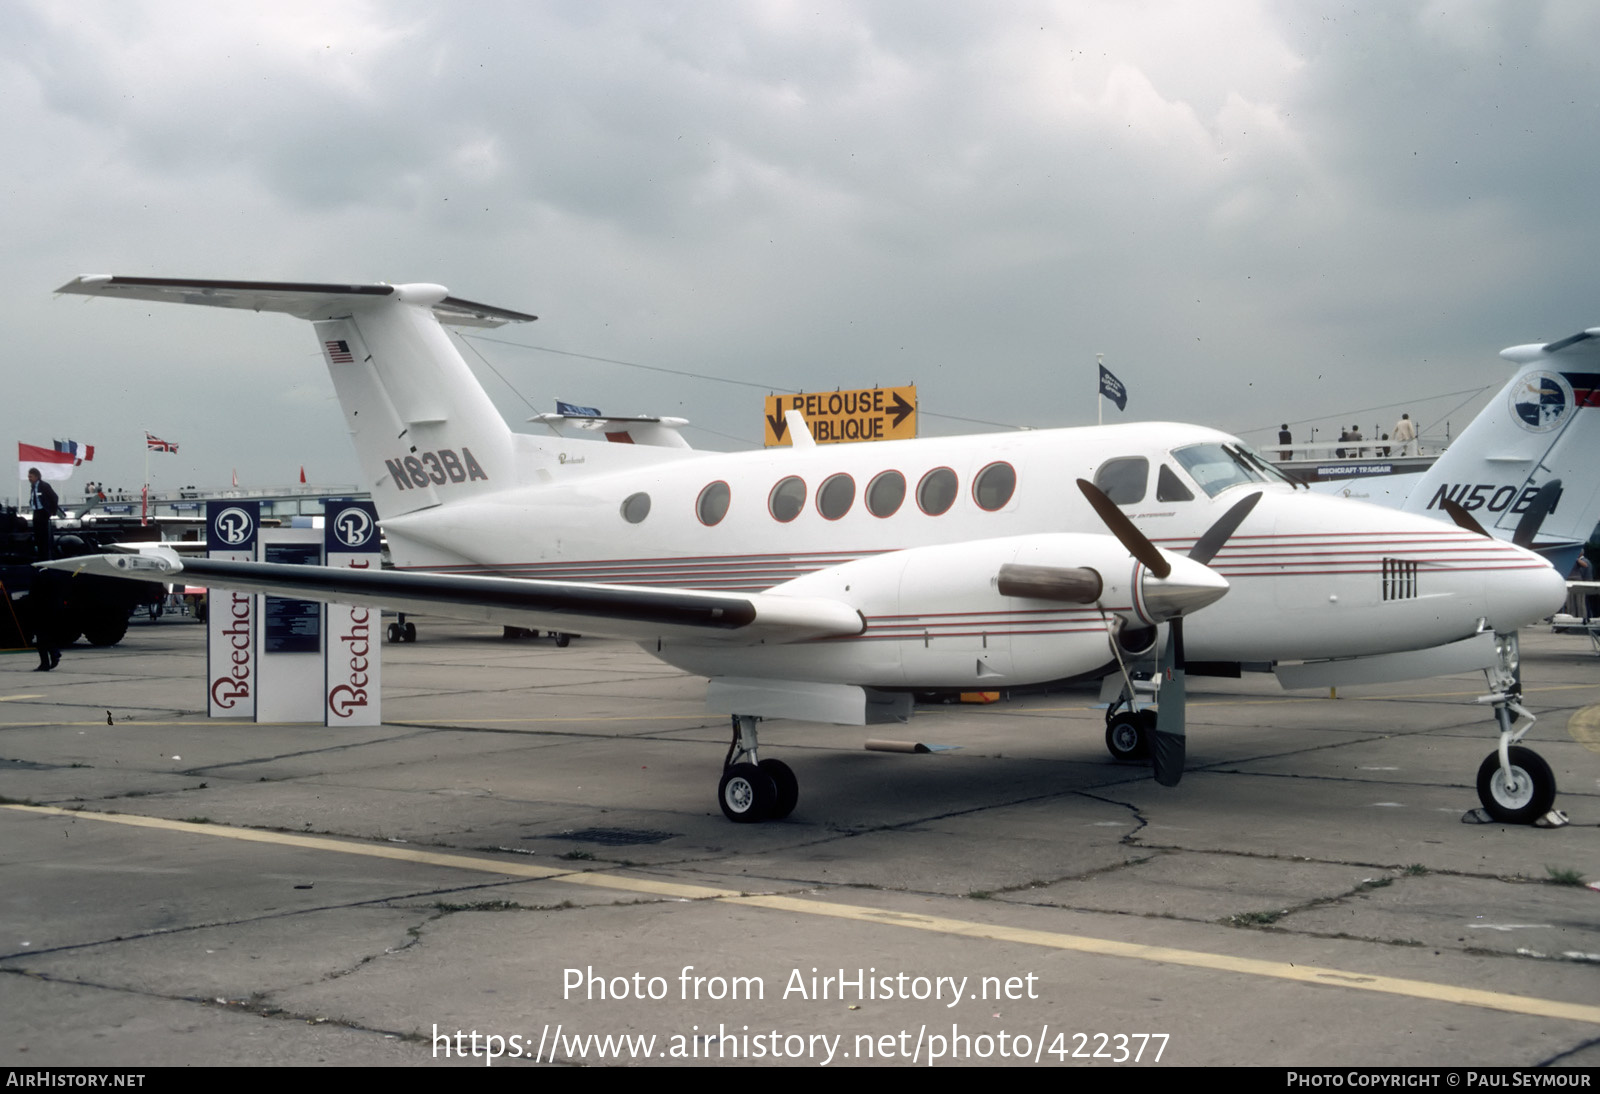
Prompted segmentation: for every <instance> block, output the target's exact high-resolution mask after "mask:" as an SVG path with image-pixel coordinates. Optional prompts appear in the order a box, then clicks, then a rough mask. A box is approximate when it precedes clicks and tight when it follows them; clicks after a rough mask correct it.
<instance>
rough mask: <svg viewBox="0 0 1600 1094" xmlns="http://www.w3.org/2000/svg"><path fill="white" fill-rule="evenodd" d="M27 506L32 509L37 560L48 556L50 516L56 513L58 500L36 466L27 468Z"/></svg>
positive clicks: (58, 506)
mask: <svg viewBox="0 0 1600 1094" xmlns="http://www.w3.org/2000/svg"><path fill="white" fill-rule="evenodd" d="M28 483H29V499H28V508H29V509H31V510H32V511H33V548H34V552H35V553H36V554H38V556H39V561H40V562H44V561H47V560H48V559H49V558H50V518H51V517H53V516H55V515H56V510H57V509H59V508H60V501H59V499H58V498H57V497H56V491H55V488H54V487H53V486H51V485H50V484H49V483H47V482H45V481H44V479H43V477H41V476H40V474H39V469H38V468H37V467H30V468H28Z"/></svg>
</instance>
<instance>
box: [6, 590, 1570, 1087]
mask: <svg viewBox="0 0 1600 1094" xmlns="http://www.w3.org/2000/svg"><path fill="white" fill-rule="evenodd" d="M418 624H419V627H420V630H421V640H420V641H419V642H418V643H416V644H414V645H401V646H393V645H391V646H387V647H385V650H384V656H385V660H386V662H387V664H386V665H385V666H384V676H383V678H384V713H385V716H386V719H387V720H386V722H385V724H384V725H383V726H381V727H377V728H372V729H363V730H330V729H325V728H323V727H321V726H305V725H253V724H247V723H238V722H227V721H208V720H207V719H206V718H205V717H204V716H203V702H202V700H203V690H202V689H203V684H202V677H203V670H204V644H203V634H202V629H201V628H200V627H198V626H196V625H193V624H191V623H187V622H182V621H173V620H170V619H169V620H165V621H162V622H159V623H153V624H136V625H135V626H134V627H133V628H132V629H131V630H130V631H129V633H128V636H127V638H126V639H125V640H124V641H123V642H122V643H121V645H119V646H118V647H116V648H113V649H105V650H95V649H89V648H86V647H81V646H80V647H76V648H72V649H69V650H67V651H66V653H65V655H64V657H63V659H62V663H61V666H60V668H59V669H58V670H56V671H55V672H53V673H48V674H46V673H32V672H30V671H28V670H30V669H32V667H33V665H34V663H35V660H34V656H33V655H32V654H31V653H26V652H24V653H19V654H11V655H6V656H0V801H3V802H4V803H6V805H5V807H3V808H0V848H3V850H0V879H3V883H0V1060H3V1061H4V1062H5V1063H7V1064H9V1065H12V1066H29V1067H39V1066H50V1065H106V1066H120V1067H128V1068H138V1067H141V1066H154V1065H183V1064H211V1065H233V1064H240V1065H262V1064H336V1065H338V1064H432V1065H435V1066H445V1065H455V1064H460V1065H464V1066H480V1067H481V1066H485V1065H486V1064H491V1063H492V1064H493V1065H494V1066H501V1067H506V1066H526V1065H528V1064H530V1063H533V1062H535V1060H534V1057H535V1055H536V1054H537V1061H538V1062H540V1063H550V1062H554V1063H557V1064H617V1063H622V1064H644V1063H650V1064H672V1063H677V1062H691V1063H706V1062H708V1061H709V1062H712V1063H721V1064H724V1065H726V1064H743V1063H756V1064H774V1063H782V1064H790V1065H793V1064H800V1065H827V1066H835V1067H837V1066H847V1065H852V1064H862V1063H885V1062H888V1063H897V1064H903V1063H909V1062H916V1063H918V1064H927V1063H930V1062H933V1063H939V1064H944V1063H951V1062H954V1063H967V1064H972V1063H990V1064H993V1063H1006V1064H1018V1063H1027V1064H1039V1065H1050V1066H1067V1067H1077V1066H1092V1065H1113V1066H1114V1065H1117V1064H1121V1065H1122V1066H1145V1067H1148V1066H1160V1065H1168V1064H1185V1065H1200V1064H1270V1065H1296V1064H1300V1065H1338V1066H1345V1065H1349V1066H1356V1065H1373V1064H1377V1065H1430V1066H1470V1065H1519V1066H1532V1065H1539V1064H1555V1065H1559V1066H1584V1067H1591V1068H1592V1067H1594V1066H1595V1065H1597V1064H1600V892H1597V891H1596V890H1595V889H1594V888H1590V887H1587V886H1586V885H1585V884H1584V883H1587V882H1594V881H1596V880H1597V879H1600V839H1596V833H1595V829H1596V827H1597V825H1600V671H1597V669H1600V663H1597V659H1596V657H1595V656H1594V654H1593V653H1592V652H1591V651H1590V649H1589V646H1588V643H1587V642H1586V641H1585V640H1584V639H1581V638H1576V637H1564V636H1555V635H1549V634H1545V633H1541V632H1535V631H1530V632H1527V633H1525V634H1524V636H1523V647H1522V648H1523V659H1524V661H1523V663H1524V670H1523V671H1524V681H1525V687H1526V693H1527V697H1528V698H1527V705H1528V706H1529V708H1530V709H1532V710H1533V711H1534V712H1535V713H1536V714H1537V715H1538V716H1539V721H1538V723H1537V724H1536V725H1535V726H1534V728H1533V730H1532V732H1531V734H1530V735H1529V738H1528V740H1527V741H1526V742H1525V743H1527V744H1529V745H1530V746H1532V747H1535V748H1536V749H1537V750H1538V751H1539V753H1540V754H1541V755H1543V756H1544V758H1545V759H1546V760H1548V761H1549V763H1550V765H1551V767H1552V768H1553V769H1554V771H1555V774H1556V777H1557V780H1558V783H1559V786H1560V790H1561V792H1560V795H1559V797H1558V799H1557V806H1558V808H1560V809H1563V810H1565V811H1566V812H1567V813H1568V814H1569V815H1570V817H1571V824H1570V825H1569V826H1568V827H1565V828H1557V829H1541V828H1534V827H1511V826H1504V825H1499V824H1468V823H1463V820H1462V817H1463V814H1465V813H1467V812H1468V811H1469V810H1471V809H1473V808H1474V807H1476V806H1477V804H1478V801H1477V794H1476V791H1475V789H1474V780H1475V777H1476V773H1477V770H1478V765H1479V763H1480V762H1481V761H1482V759H1483V758H1484V756H1485V755H1487V754H1488V752H1489V751H1490V750H1491V748H1492V746H1493V742H1494V734H1493V732H1492V722H1491V719H1490V717H1489V712H1488V709H1487V708H1486V707H1482V706H1479V705H1477V704H1475V703H1474V702H1473V700H1474V698H1475V697H1476V696H1477V695H1479V694H1481V693H1482V691H1483V690H1484V685H1483V680H1482V676H1481V674H1477V675H1471V676H1456V677H1444V678H1438V679H1434V680H1428V681H1422V682H1412V683H1407V684H1393V685H1385V686H1376V687H1367V688H1349V689H1341V691H1340V692H1339V695H1338V698H1337V699H1331V698H1329V696H1328V695H1327V693H1325V692H1323V693H1297V694H1292V695H1291V694H1288V693H1285V692H1282V691H1281V690H1279V689H1278V687H1277V684H1276V682H1275V681H1273V680H1272V679H1271V678H1270V677H1266V678H1250V679H1244V680H1208V679H1197V680H1192V681H1191V682H1190V706H1189V713H1190V733H1189V771H1188V773H1187V774H1186V776H1185V777H1184V779H1183V782H1182V784H1181V785H1180V786H1178V787H1177V788H1175V789H1165V788H1162V787H1160V786H1157V785H1155V783H1154V782H1153V781H1152V780H1151V779H1150V778H1149V775H1148V772H1147V771H1146V770H1144V769H1141V768H1139V767H1134V766H1129V765H1124V764H1118V763H1115V762H1113V761H1112V760H1111V758H1110V757H1109V756H1108V754H1107V753H1106V751H1105V748H1104V744H1103V735H1104V721H1103V716H1102V714H1101V712H1100V711H1098V710H1095V709H1093V704H1094V701H1095V696H1094V694H1093V693H1091V692H1087V691H1059V692H1055V693H1050V694H1042V695H1031V696H1026V697H1020V698H1014V699H1012V700H1010V701H1007V702H1003V703H1000V704H996V705H991V706H961V705H950V706H943V705H930V706H919V707H918V711H917V716H916V717H915V718H914V719H913V721H912V722H911V723H910V724H909V725H906V726H903V727H884V726H876V727H871V728H869V729H868V730H861V729H852V728H842V727H833V726H814V725H805V724H799V723H790V722H782V721H772V722H766V723H763V724H762V727H761V741H762V747H763V752H764V754H765V755H769V756H773V757H778V758H782V759H784V760H785V761H786V762H788V763H789V764H790V765H791V766H792V767H793V768H794V770H795V772H796V774H797V775H798V777H799V780H800V804H799V806H798V808H797V809H796V810H795V812H794V814H793V816H792V817H790V818H789V819H787V820H785V821H782V822H776V823H767V824H758V825H735V824H731V823H729V822H728V821H727V820H725V819H724V818H723V816H722V814H721V812H720V811H719V809H718V807H717V804H716V798H715V791H716V783H717V776H718V774H719V772H720V767H721V764H722V759H723V754H724V751H725V749H726V747H727V740H728V727H727V724H726V722H725V720H724V719H723V718H722V717H720V716H714V715H709V714H707V713H705V711H704V709H703V691H704V683H703V681H701V680H699V679H697V678H693V677H687V676H684V675H683V674H681V673H679V672H677V671H675V670H673V669H670V668H668V667H666V666H663V665H661V664H659V663H658V662H656V661H654V660H652V659H651V658H650V657H648V656H647V655H645V654H643V653H641V652H640V651H639V650H637V649H636V648H634V647H632V646H629V645H626V644H624V643H619V642H611V641H601V640H594V639H579V640H578V641H576V642H574V643H573V645H572V646H571V647H569V648H567V649H557V648H555V647H554V645H553V644H551V643H549V642H548V641H545V642H529V641H521V642H507V641H504V640H502V639H501V638H500V636H499V635H498V634H497V633H494V632H492V631H490V630H488V629H486V628H483V627H474V626H466V625H458V624H453V623H445V622H440V621H435V620H427V619H421V620H418ZM869 736H873V737H895V738H900V739H904V740H915V741H922V742H928V743H933V744H943V745H951V746H956V747H955V748H953V749H952V750H949V751H941V752H936V753H934V754H931V755H912V754H901V753H883V752H869V751H865V750H864V749H863V747H862V743H863V741H864V740H865V739H866V738H867V737H869ZM1572 881H1578V882H1579V883H1578V884H1563V883H1561V882H1572ZM458 1034H459V1036H458ZM608 1038H609V1040H608ZM474 1050H476V1052H477V1054H476V1055H474ZM463 1052H465V1055H464V1056H463ZM493 1053H498V1054H499V1055H498V1057H497V1058H494V1059H492V1060H491V1059H486V1054H493Z"/></svg>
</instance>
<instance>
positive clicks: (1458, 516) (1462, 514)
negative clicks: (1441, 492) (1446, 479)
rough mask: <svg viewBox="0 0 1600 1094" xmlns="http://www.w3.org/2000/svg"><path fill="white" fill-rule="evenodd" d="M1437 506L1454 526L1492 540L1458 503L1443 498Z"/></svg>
mask: <svg viewBox="0 0 1600 1094" xmlns="http://www.w3.org/2000/svg"><path fill="white" fill-rule="evenodd" d="M1439 504H1440V505H1441V506H1442V507H1443V509H1444V511H1445V512H1446V513H1449V514H1450V519H1451V520H1453V521H1455V522H1456V524H1458V525H1460V526H1461V527H1462V528H1465V529H1466V530H1467V531H1469V532H1476V533H1478V535H1480V536H1483V537H1484V538H1485V539H1489V538H1492V537H1491V536H1490V535H1489V533H1488V532H1485V531H1484V530H1483V525H1481V524H1479V523H1478V522H1477V520H1475V519H1474V518H1473V516H1472V514H1471V513H1469V512H1467V511H1466V510H1465V509H1463V508H1461V506H1460V504H1459V503H1457V502H1453V501H1451V500H1450V499H1449V498H1445V499H1444V501H1442V502H1440V503H1439ZM1541 519H1542V518H1541Z"/></svg>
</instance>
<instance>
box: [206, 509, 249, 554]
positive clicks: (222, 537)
mask: <svg viewBox="0 0 1600 1094" xmlns="http://www.w3.org/2000/svg"><path fill="white" fill-rule="evenodd" d="M211 532H212V534H213V535H214V536H215V537H216V539H217V542H218V544H225V545H226V546H229V547H243V546H245V545H246V544H248V543H250V542H251V541H252V540H254V539H255V536H256V513H255V506H253V505H252V506H250V507H249V508H246V507H245V506H242V505H230V506H228V507H227V508H226V509H224V510H222V512H220V513H217V514H215V515H214V516H212V518H211Z"/></svg>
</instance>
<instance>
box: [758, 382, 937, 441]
mask: <svg viewBox="0 0 1600 1094" xmlns="http://www.w3.org/2000/svg"><path fill="white" fill-rule="evenodd" d="M790 410H798V411H799V412H800V414H801V416H802V417H803V418H805V420H806V426H807V427H808V428H810V430H811V436H812V437H814V438H815V439H816V442H817V443H818V444H839V443H841V442H843V441H909V440H911V439H913V438H915V437H916V435H917V389H916V387H915V386H914V385H911V386H907V387H872V388H862V389H860V390H857V391H819V392H816V393H814V394H811V395H768V396H767V425H766V444H767V447H768V448H771V447H773V446H774V445H786V444H789V443H790V438H789V424H788V423H787V422H786V421H784V419H783V416H784V414H785V412H787V411H790Z"/></svg>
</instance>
